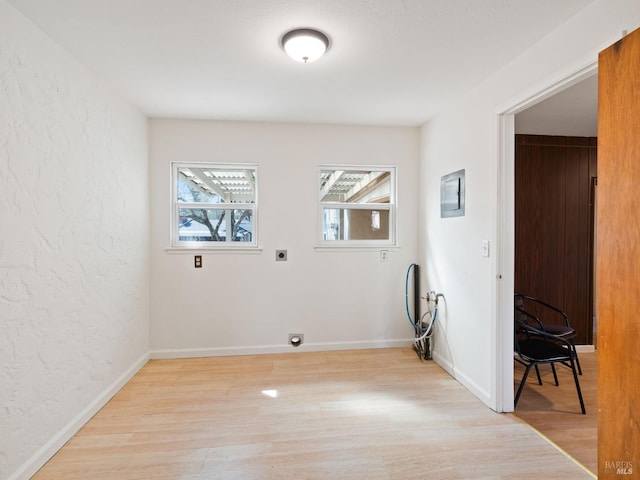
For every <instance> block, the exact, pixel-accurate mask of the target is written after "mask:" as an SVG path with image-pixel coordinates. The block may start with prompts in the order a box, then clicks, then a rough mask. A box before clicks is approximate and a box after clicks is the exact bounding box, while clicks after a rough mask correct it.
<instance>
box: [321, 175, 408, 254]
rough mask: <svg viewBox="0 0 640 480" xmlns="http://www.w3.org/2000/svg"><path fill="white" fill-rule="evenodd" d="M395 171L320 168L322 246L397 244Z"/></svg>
mask: <svg viewBox="0 0 640 480" xmlns="http://www.w3.org/2000/svg"><path fill="white" fill-rule="evenodd" d="M395 176H396V169H395V167H370V166H369V167H346V166H321V167H320V179H319V182H320V183H319V188H320V208H319V231H320V238H319V244H320V245H337V246H340V245H354V246H355V245H363V246H364V245H372V246H376V245H392V244H395V216H396V215H395V213H396V212H395V206H396V179H395Z"/></svg>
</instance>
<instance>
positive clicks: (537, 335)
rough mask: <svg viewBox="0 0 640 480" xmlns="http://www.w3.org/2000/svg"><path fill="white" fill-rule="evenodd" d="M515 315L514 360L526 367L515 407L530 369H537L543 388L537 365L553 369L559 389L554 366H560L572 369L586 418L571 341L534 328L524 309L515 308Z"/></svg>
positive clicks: (529, 315) (533, 319)
mask: <svg viewBox="0 0 640 480" xmlns="http://www.w3.org/2000/svg"><path fill="white" fill-rule="evenodd" d="M516 314H517V315H516V318H515V336H514V349H515V353H516V356H515V357H514V358H515V360H516V361H517V362H518V363H520V364H522V365H524V366H525V371H524V374H523V376H522V380H521V381H520V386H519V387H518V392H517V393H516V396H515V398H514V407H515V406H516V405H517V404H518V400H519V399H520V395H521V394H522V390H523V389H524V386H525V383H526V382H527V377H528V376H529V372H530V370H531V367H535V368H536V373H537V374H538V383H539V384H540V385H542V380H541V378H540V373H539V372H538V370H537V369H538V365H543V364H549V365H551V370H552V371H553V378H554V380H555V384H556V386H558V385H559V383H558V375H557V373H556V368H555V365H556V364H561V365H564V366H566V367H568V368H570V369H571V371H572V373H573V379H574V381H575V384H576V391H577V392H578V399H579V400H580V409H581V410H582V413H583V414H586V413H587V411H586V409H585V407H584V400H583V399H582V390H580V382H579V381H578V372H577V369H576V359H577V357H576V354H575V350H574V348H572V346H571V344H570V343H569V341H568V340H566V339H564V338H562V337H557V336H555V335H551V334H550V333H548V332H546V331H544V330H542V329H540V328H535V327H533V326H531V323H532V322H533V321H535V320H536V318H535V317H534V316H533V315H531V314H529V313H528V312H527V311H525V310H524V309H522V308H518V307H516ZM523 317H528V321H524V320H522V318H523ZM531 317H532V318H531Z"/></svg>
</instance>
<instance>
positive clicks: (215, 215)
mask: <svg viewBox="0 0 640 480" xmlns="http://www.w3.org/2000/svg"><path fill="white" fill-rule="evenodd" d="M172 172H173V173H172V185H173V187H172V188H173V190H172V199H173V200H172V228H171V237H172V242H171V244H172V246H174V247H198V248H202V247H223V248H224V247H227V248H228V247H256V246H257V240H256V239H257V236H256V206H257V187H256V186H257V182H256V177H257V166H255V165H220V164H211V163H190V164H186V163H174V164H172Z"/></svg>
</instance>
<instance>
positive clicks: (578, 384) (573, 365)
mask: <svg viewBox="0 0 640 480" xmlns="http://www.w3.org/2000/svg"><path fill="white" fill-rule="evenodd" d="M571 371H572V372H573V379H574V380H575V382H576V390H577V391H578V399H579V400H580V409H581V410H582V414H583V415H586V414H587V410H586V409H585V408H584V400H583V399H582V390H580V382H579V381H578V374H577V373H576V365H575V363H574V361H573V358H572V359H571Z"/></svg>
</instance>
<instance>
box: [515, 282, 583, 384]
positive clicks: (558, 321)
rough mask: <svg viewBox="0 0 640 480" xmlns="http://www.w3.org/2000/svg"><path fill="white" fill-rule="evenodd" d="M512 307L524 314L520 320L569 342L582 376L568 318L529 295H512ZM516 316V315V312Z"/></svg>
mask: <svg viewBox="0 0 640 480" xmlns="http://www.w3.org/2000/svg"><path fill="white" fill-rule="evenodd" d="M514 306H515V308H516V309H521V310H524V311H525V312H526V315H520V320H522V321H524V322H525V323H527V324H529V325H531V326H532V327H534V328H539V329H540V330H543V331H545V332H546V333H549V334H550V335H553V336H554V337H558V338H559V339H563V340H566V341H567V342H569V344H570V345H571V349H572V350H573V353H574V355H575V360H576V365H577V366H578V373H579V374H580V375H582V367H581V366H580V359H579V358H578V351H577V350H576V345H575V342H574V338H575V337H576V331H575V329H574V328H573V327H572V326H571V322H569V316H568V315H567V314H566V313H565V312H563V311H562V310H561V309H559V308H558V307H556V306H554V305H551V304H549V303H547V302H544V301H542V300H540V299H539V298H535V297H532V296H530V295H522V294H519V293H516V294H515V295H514ZM516 315H518V312H517V311H516Z"/></svg>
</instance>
